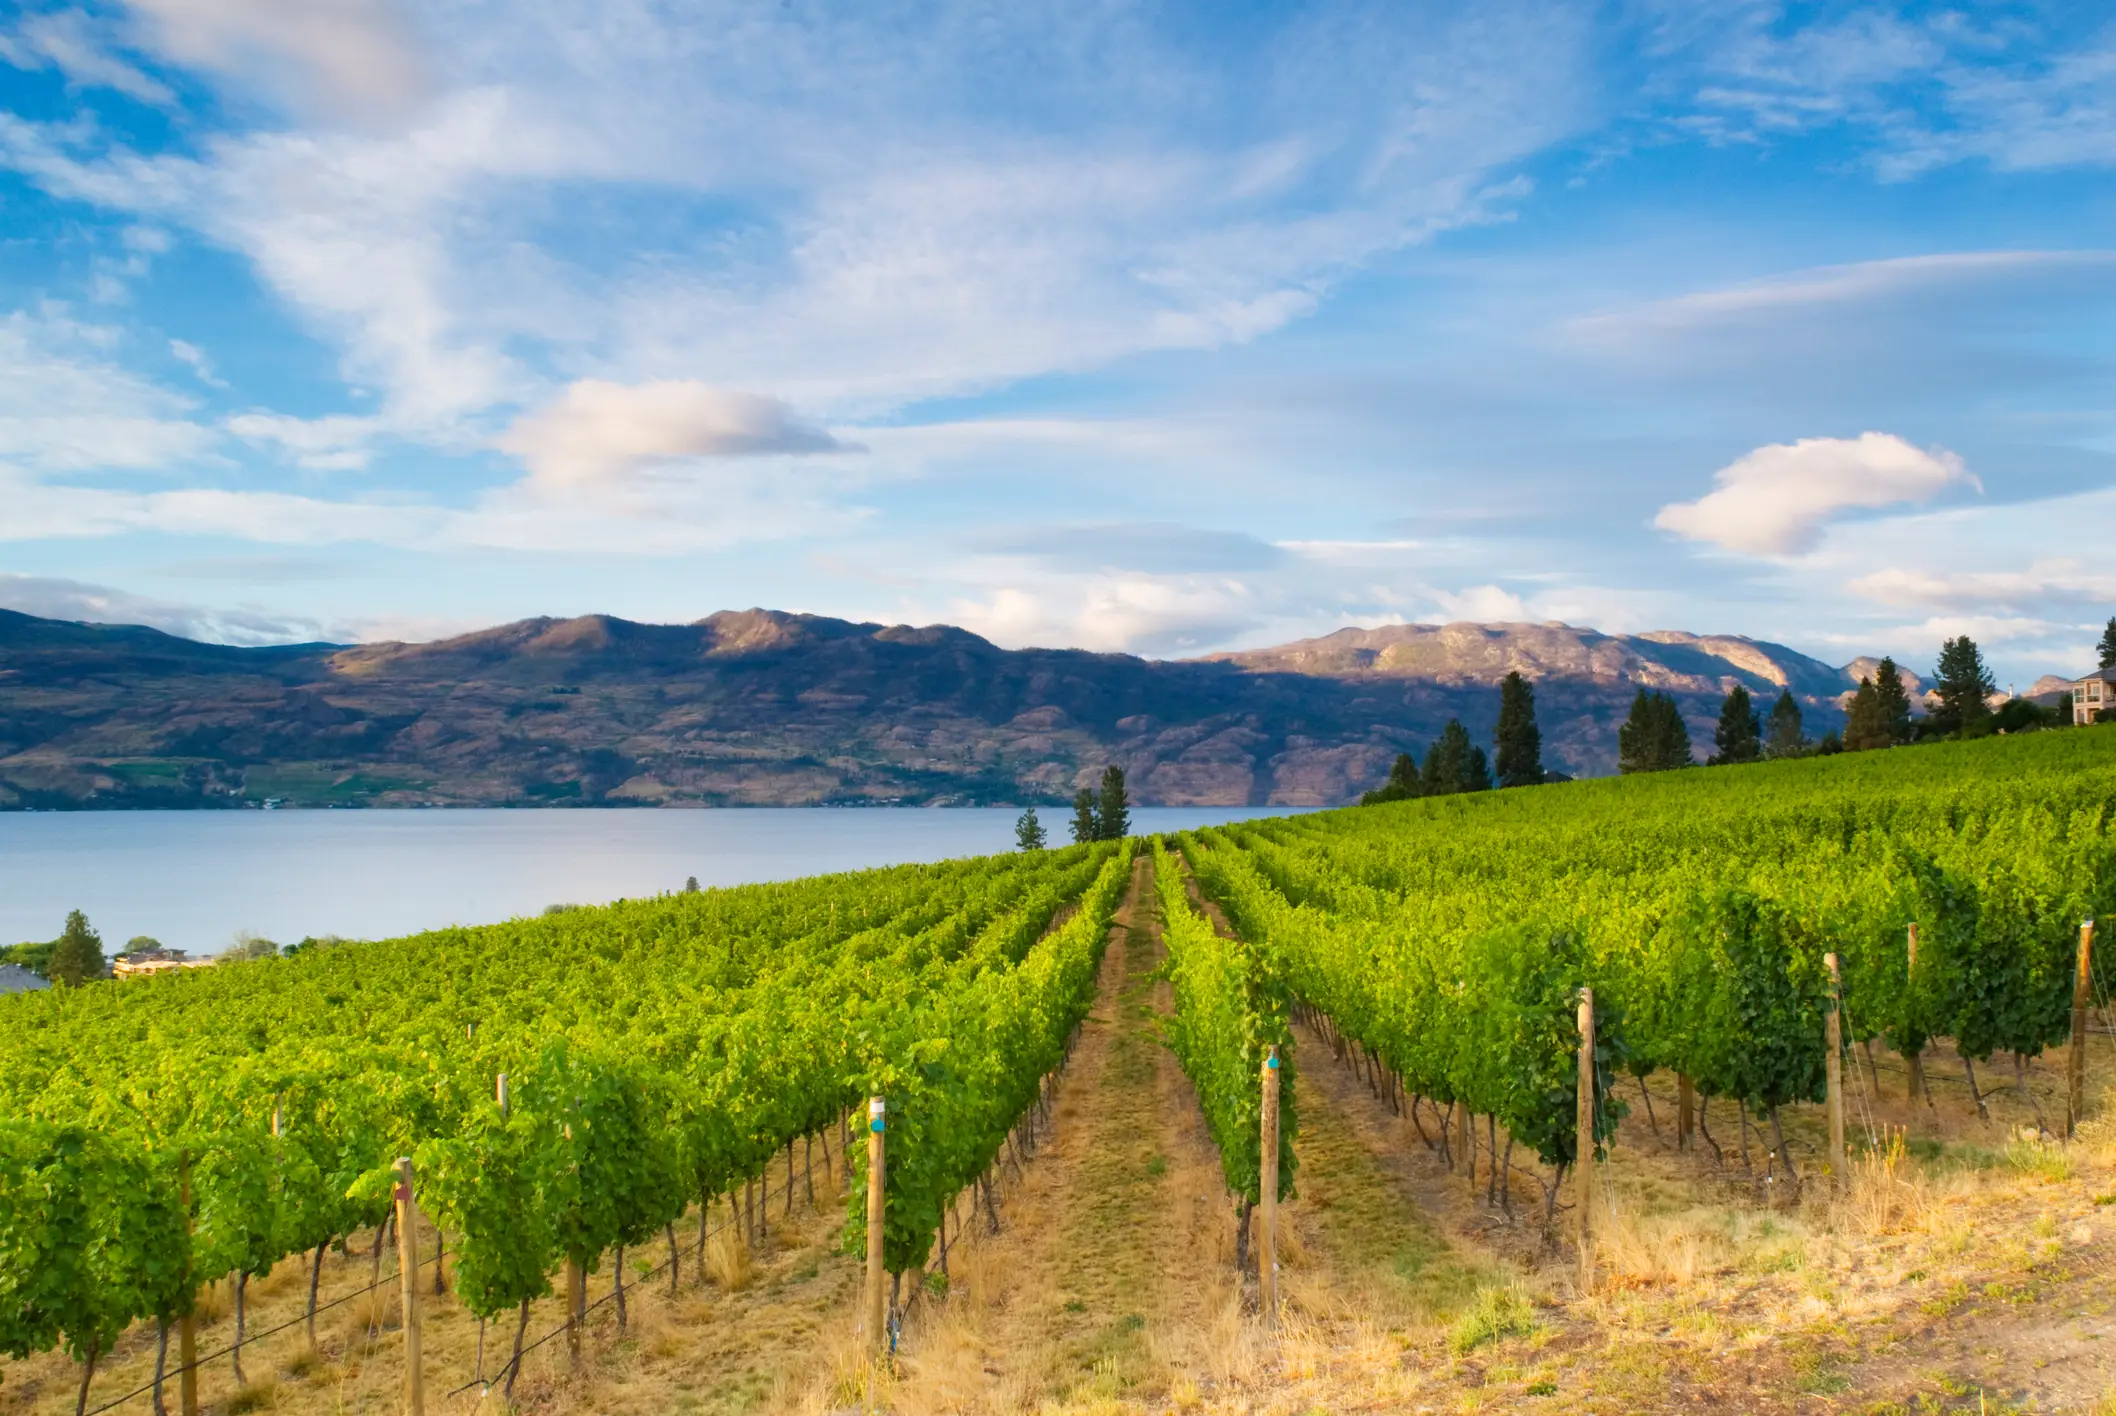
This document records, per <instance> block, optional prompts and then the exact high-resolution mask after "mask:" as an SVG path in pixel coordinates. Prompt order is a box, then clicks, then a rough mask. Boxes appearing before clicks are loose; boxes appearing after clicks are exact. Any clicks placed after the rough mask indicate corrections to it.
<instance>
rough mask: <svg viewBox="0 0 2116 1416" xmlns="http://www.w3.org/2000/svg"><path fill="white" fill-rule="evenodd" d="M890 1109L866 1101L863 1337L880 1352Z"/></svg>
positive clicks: (884, 1329) (884, 1327) (885, 1335)
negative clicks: (885, 1145)
mask: <svg viewBox="0 0 2116 1416" xmlns="http://www.w3.org/2000/svg"><path fill="white" fill-rule="evenodd" d="M887 1110H888V1108H887V1107H886V1106H885V1105H884V1103H883V1101H882V1099H881V1098H880V1097H878V1096H877V1097H871V1098H869V1099H868V1102H867V1301H866V1302H864V1303H862V1304H861V1305H860V1309H861V1312H862V1314H863V1315H864V1317H863V1321H864V1323H865V1326H866V1333H865V1334H864V1336H865V1337H866V1339H867V1345H868V1346H869V1347H872V1348H875V1349H876V1350H880V1349H882V1348H883V1347H885V1346H886V1345H887V1343H888V1340H889V1332H888V1324H887V1323H886V1322H885V1321H884V1314H883V1312H882V1298H883V1295H884V1294H885V1293H886V1292H887V1291H888V1285H887V1282H886V1279H887V1275H886V1274H884V1273H883V1272H882V1265H883V1250H882V1238H883V1235H882V1220H883V1212H882V1211H883V1206H882V1194H883V1180H884V1175H883V1170H882V1167H883V1165H884V1164H885V1163H886V1158H885V1157H884V1155H883V1136H884V1129H885V1125H886V1122H885V1116H886V1112H887Z"/></svg>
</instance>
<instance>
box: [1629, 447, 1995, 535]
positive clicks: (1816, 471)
mask: <svg viewBox="0 0 2116 1416" xmlns="http://www.w3.org/2000/svg"><path fill="white" fill-rule="evenodd" d="M1712 480H1713V481H1714V482H1715V483H1716V484H1717V485H1716V488H1715V489H1714V490H1713V491H1711V492H1708V493H1707V494H1706V495H1705V496H1703V497H1701V498H1700V499H1698V500H1697V501H1694V502H1675V503H1672V504H1670V505H1668V506H1664V507H1662V508H1661V510H1660V514H1659V515H1658V516H1656V517H1654V519H1653V524H1654V525H1655V526H1657V527H1659V528H1660V529H1661V530H1663V531H1672V532H1674V533H1675V534H1676V535H1678V536H1683V537H1686V538H1688V539H1690V540H1693V541H1707V542H1710V543H1712V544H1713V545H1717V546H1722V547H1724V548H1726V549H1727V550H1730V551H1737V552H1740V553H1742V554H1744V555H1755V556H1788V555H1795V554H1798V553H1799V552H1801V551H1805V550H1808V549H1810V548H1812V547H1813V546H1814V545H1815V544H1816V543H1817V541H1818V540H1819V539H1820V536H1821V532H1822V528H1823V526H1824V525H1825V524H1826V523H1827V522H1828V521H1829V520H1830V518H1831V517H1833V516H1835V515H1836V514H1837V513H1838V512H1842V511H1850V510H1855V509H1872V508H1879V507H1888V506H1897V505H1901V504H1903V503H1905V502H1925V501H1930V500H1932V498H1934V497H1935V496H1938V495H1939V494H1940V493H1941V492H1943V491H1945V490H1946V489H1947V488H1948V487H1950V486H1954V485H1957V484H1967V485H1970V486H1976V485H1977V482H1976V479H1975V478H1974V477H1972V476H1970V475H1969V472H1968V469H1967V468H1965V467H1964V466H1963V465H1962V459H1961V458H1959V457H1957V456H1955V455H1954V454H1953V453H1951V452H1949V451H1947V450H1946V449H1945V448H1932V449H1930V450H1927V449H1923V448H1918V447H1913V446H1912V445H1911V444H1909V443H1907V442H1905V441H1904V440H1903V439H1901V438H1899V437H1896V436H1895V435H1894V434H1891V433H1872V432H1869V433H1861V434H1860V435H1859V436H1858V437H1856V438H1802V439H1800V440H1799V441H1798V442H1792V443H1770V444H1767V445H1766V446H1764V447H1759V448H1757V449H1756V450H1755V451H1754V452H1751V453H1748V454H1747V455H1745V456H1743V457H1741V458H1739V459H1737V460H1736V461H1734V462H1732V463H1730V464H1728V465H1727V466H1725V467H1722V468H1721V469H1720V470H1719V471H1718V472H1717V473H1715V474H1713V479H1712Z"/></svg>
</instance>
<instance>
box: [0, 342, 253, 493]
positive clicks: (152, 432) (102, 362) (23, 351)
mask: <svg viewBox="0 0 2116 1416" xmlns="http://www.w3.org/2000/svg"><path fill="white" fill-rule="evenodd" d="M115 339H116V331H114V330H110V329H107V328H104V327H102V326H97V325H88V324H82V323H80V322H78V321H76V320H74V319H73V318H72V317H71V316H69V315H67V314H66V313H65V311H64V310H63V309H60V308H58V307H47V308H45V309H44V310H41V311H37V312H34V313H33V312H30V311H26V310H17V311H15V312H14V313H12V314H10V315H7V316H6V317H5V318H0V464H6V463H12V464H14V465H16V466H18V467H23V468H28V469H33V470H35V471H38V472H44V473H53V472H81V471H91V470H97V469H105V468H135V469H146V470H175V468H176V467H177V466H179V465H180V464H183V463H186V462H190V461H193V460H195V459H197V458H198V457H200V456H202V455H203V454H204V453H205V452H206V451H207V450H208V449H209V447H210V445H211V443H212V441H213V434H212V433H211V431H209V430H208V429H206V428H204V427H201V426H200V425H199V424H197V423H195V422H192V421H190V420H189V419H188V418H186V417H185V416H184V415H185V414H186V413H187V412H188V411H189V409H190V406H191V405H190V403H189V402H188V400H185V399H182V398H179V397H177V396H176V395H175V394H172V393H169V392H168V391H167V390H165V389H161V388H159V387H157V386H155V385H154V384H152V383H149V382H148V381H146V380H145V379H141V378H139V377H137V376H135V375H133V374H130V373H128V372H126V371H125V370H123V369H121V368H119V367H118V366H117V365H115V364H113V363H112V362H110V359H109V357H108V353H107V350H108V348H109V346H110V345H111V344H112V343H113V342H114V341H115Z"/></svg>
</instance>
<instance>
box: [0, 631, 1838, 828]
mask: <svg viewBox="0 0 2116 1416" xmlns="http://www.w3.org/2000/svg"><path fill="white" fill-rule="evenodd" d="M1515 668H1518V669H1520V670H1521V671H1522V672H1523V673H1524V674H1527V675H1528V676H1530V677H1531V678H1533V679H1534V680H1535V681H1536V683H1537V693H1538V708H1539V714H1540V717H1541V721H1542V724H1543V730H1544V742H1545V749H1544V755H1545V760H1546V763H1547V764H1548V765H1550V766H1551V767H1553V768H1554V769H1558V770H1563V771H1567V772H1570V773H1573V774H1575V775H1591V774H1599V773H1606V772H1610V771H1613V770H1614V769H1615V757H1616V725H1617V724H1618V723H1619V722H1620V721H1621V720H1622V718H1623V715H1624V712H1625V711H1626V709H1627V707H1628V705H1629V703H1630V699H1631V696H1632V694H1633V693H1634V692H1635V691H1636V689H1637V687H1638V686H1640V685H1644V686H1647V687H1652V688H1657V689H1665V690H1667V691H1669V692H1671V693H1673V694H1675V695H1676V697H1677V698H1678V700H1679V701H1680V702H1681V703H1682V705H1683V708H1684V711H1685V714H1686V715H1687V716H1688V717H1689V719H1690V722H1691V731H1692V735H1693V737H1694V738H1695V739H1696V740H1697V741H1698V743H1699V744H1700V746H1701V747H1702V745H1703V744H1706V743H1709V741H1710V735H1711V724H1712V721H1713V719H1714V717H1715V715H1716V713H1717V711H1718V703H1719V698H1720V696H1721V694H1722V693H1723V692H1724V691H1725V688H1726V687H1727V686H1728V685H1730V684H1732V683H1735V682H1740V683H1744V684H1747V685H1748V686H1749V688H1750V689H1751V691H1752V692H1755V693H1758V694H1762V695H1769V696H1770V697H1775V696H1776V695H1777V693H1778V692H1779V691H1780V689H1782V688H1790V689H1791V690H1792V692H1793V693H1794V694H1795V696H1796V697H1798V698H1799V699H1801V700H1802V703H1803V709H1804V711H1806V712H1807V714H1808V716H1809V723H1810V730H1811V732H1813V733H1816V734H1819V733H1820V732H1821V731H1823V730H1824V729H1825V728H1827V727H1830V726H1834V725H1836V724H1837V723H1838V722H1839V721H1841V715H1840V714H1839V713H1838V711H1837V708H1836V705H1835V699H1836V697H1837V696H1838V695H1839V694H1841V693H1842V692H1843V691H1844V690H1845V689H1846V688H1848V687H1850V686H1851V684H1852V682H1853V679H1852V678H1851V677H1849V676H1847V673H1846V671H1845V670H1844V669H1840V668H1833V667H1831V666H1829V665H1827V664H1823V663H1821V662H1820V661H1818V660H1815V659H1811V658H1808V657H1807V656H1805V655H1802V654H1798V653H1795V652H1794V651H1792V650H1790V649H1786V648H1784V647H1782V646H1779V645H1774V644H1767V643H1761V642H1758V641H1754V640H1749V639H1743V638H1737V637H1733V636H1699V635H1692V634H1682V633H1674V632H1666V633H1655V634H1647V635H1635V636H1632V635H1606V634H1601V633H1598V632H1596V631H1593V630H1586V629H1577V628H1573V627H1571V626H1566V625H1557V624H1545V625H1527V624H1503V625H1475V624H1453V625H1445V626H1429V625H1393V626H1385V627H1382V628H1378V629H1347V630H1341V631H1338V632H1337V633H1335V634H1331V635H1328V636H1324V637H1322V638H1318V639H1308V640H1302V641H1299V642H1297V643H1292V644H1286V645H1281V646H1278V647H1276V648H1270V649H1259V650H1252V651H1247V652H1243V653H1235V654H1221V655H1214V656H1211V657H1209V658H1205V659H1195V660H1174V661H1156V660H1147V659H1140V658H1136V657H1133V656H1131V655H1126V654H1095V653H1088V652H1085V651H1081V650H1053V649H1013V650H1009V649H1001V648H999V647H998V646H996V645H994V644H992V643H990V642H989V641H987V640H984V639H981V638H979V637H978V636H976V635H974V634H971V633H969V632H967V631H965V630H961V629H955V628H950V627H948V626H944V625H936V626H926V627H921V628H913V627H910V626H905V625H886V626H885V625H878V624H854V623H851V622H848V621H845V620H838V619H830V618H825V617H822V616H817V615H804V614H787V613H782V612H778V611H772V610H743V611H724V612H722V613H719V614H715V615H710V616H708V617H707V618H705V619H702V620H699V621H697V622H695V623H692V624H686V625H654V624H638V623H634V622H631V621H627V620H622V619H616V618H612V617H610V616H606V615H587V616H582V617H580V618H575V619H563V620H559V619H529V620H522V621H519V622H517V623H514V624H507V625H501V626H498V627H496V628H493V629H488V630H483V631H480V632H478V633H474V634H468V635H463V636H460V637H458V638H454V639H446V640H441V641H438V642H435V643H428V644H397V643H388V644H362V645H350V646H348V645H332V644H300V645H285V646H275V647H270V648H231V647H228V646H225V645H215V644H202V643H196V642H193V641H190V640H186V639H180V638H176V637H174V636H171V635H167V634H163V633H160V632H158V631H155V630H150V629H144V628H139V627H130V626H109V625H91V624H76V623H71V622H65V621H56V620H45V619H37V618H34V617H32V616H27V615H21V614H15V613H11V612H4V611H0V806H8V807H42V808H64V807H128V806H227V805H238V804H243V803H254V802H258V801H262V800H264V799H267V798H278V799H281V800H284V801H286V802H288V803H289V804H338V805H412V804H430V805H464V806H468V805H523V806H531V805H612V806H616V805H672V804H689V805H810V804H846V805H851V804H877V803H884V802H906V803H927V804H944V803H949V804H975V803H990V802H1015V801H1056V800H1061V799H1064V798H1066V797H1069V796H1070V794H1071V793H1072V791H1073V789H1074V786H1075V784H1076V782H1084V781H1086V780H1087V779H1089V778H1090V777H1092V776H1093V775H1095V774H1098V773H1099V772H1100V770H1101V768H1102V766H1103V764H1105V763H1106V762H1112V761H1114V762H1117V763H1120V764H1122V765H1123V766H1124V767H1125V768H1126V770H1127V772H1128V774H1129V776H1130V778H1131V782H1132V785H1133V793H1134V796H1135V797H1136V799H1137V800H1139V801H1140V802H1142V803H1144V804H1171V805H1173V804H1240V803H1253V804H1282V805H1327V804H1331V803H1337V802H1343V801H1347V800H1350V799H1352V798H1353V797H1356V796H1357V795H1358V793H1359V792H1361V791H1362V790H1365V789H1366V788H1368V787H1371V786H1373V785H1375V784H1376V783H1378V782H1379V781H1381V780H1382V779H1383V778H1384V777H1385V776H1386V774H1387V771H1388V767H1389V763H1390V761H1391V760H1392V759H1393V758H1394V757H1395V755H1396V753H1398V752H1399V751H1406V750H1408V751H1414V752H1417V751H1422V750H1423V748H1424V746H1425V745H1426V744H1427V743H1428V742H1430V741H1431V739H1432V738H1433V736H1434V735H1435V734H1436V733H1437V732H1438V731H1439V729H1440V727H1441V726H1442V725H1443V724H1444V723H1445V722H1446V720H1447V719H1448V718H1449V717H1452V716H1459V717H1461V718H1462V719H1463V721H1464V722H1465V723H1466V724H1468V726H1469V727H1470V728H1471V730H1472V732H1473V733H1475V734H1476V735H1477V736H1478V737H1479V738H1480V739H1483V740H1487V741H1488V740H1489V737H1490V733H1491V728H1492V724H1493V721H1494V719H1495V717H1496V714H1497V695H1496V693H1495V692H1494V691H1493V686H1494V685H1495V684H1496V683H1497V682H1498V680H1499V679H1500V678H1501V677H1503V676H1504V675H1505V674H1506V672H1507V671H1508V670H1509V669H1515ZM1767 701H1768V700H1766V703H1767Z"/></svg>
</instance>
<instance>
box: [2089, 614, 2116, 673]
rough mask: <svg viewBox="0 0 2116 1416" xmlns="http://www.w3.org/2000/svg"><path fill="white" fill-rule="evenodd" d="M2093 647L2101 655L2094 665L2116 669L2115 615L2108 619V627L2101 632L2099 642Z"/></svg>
mask: <svg viewBox="0 0 2116 1416" xmlns="http://www.w3.org/2000/svg"><path fill="white" fill-rule="evenodd" d="M2094 647H2095V648H2096V649H2097V650H2099V651H2100V655H2101V662H2100V663H2099V664H2097V665H2095V667H2096V668H2102V669H2116V617H2112V618H2111V619H2110V620H2109V627H2108V628H2107V629H2104V630H2103V631H2102V632H2101V643H2099V644H2097V645H2095V646H2094Z"/></svg>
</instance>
